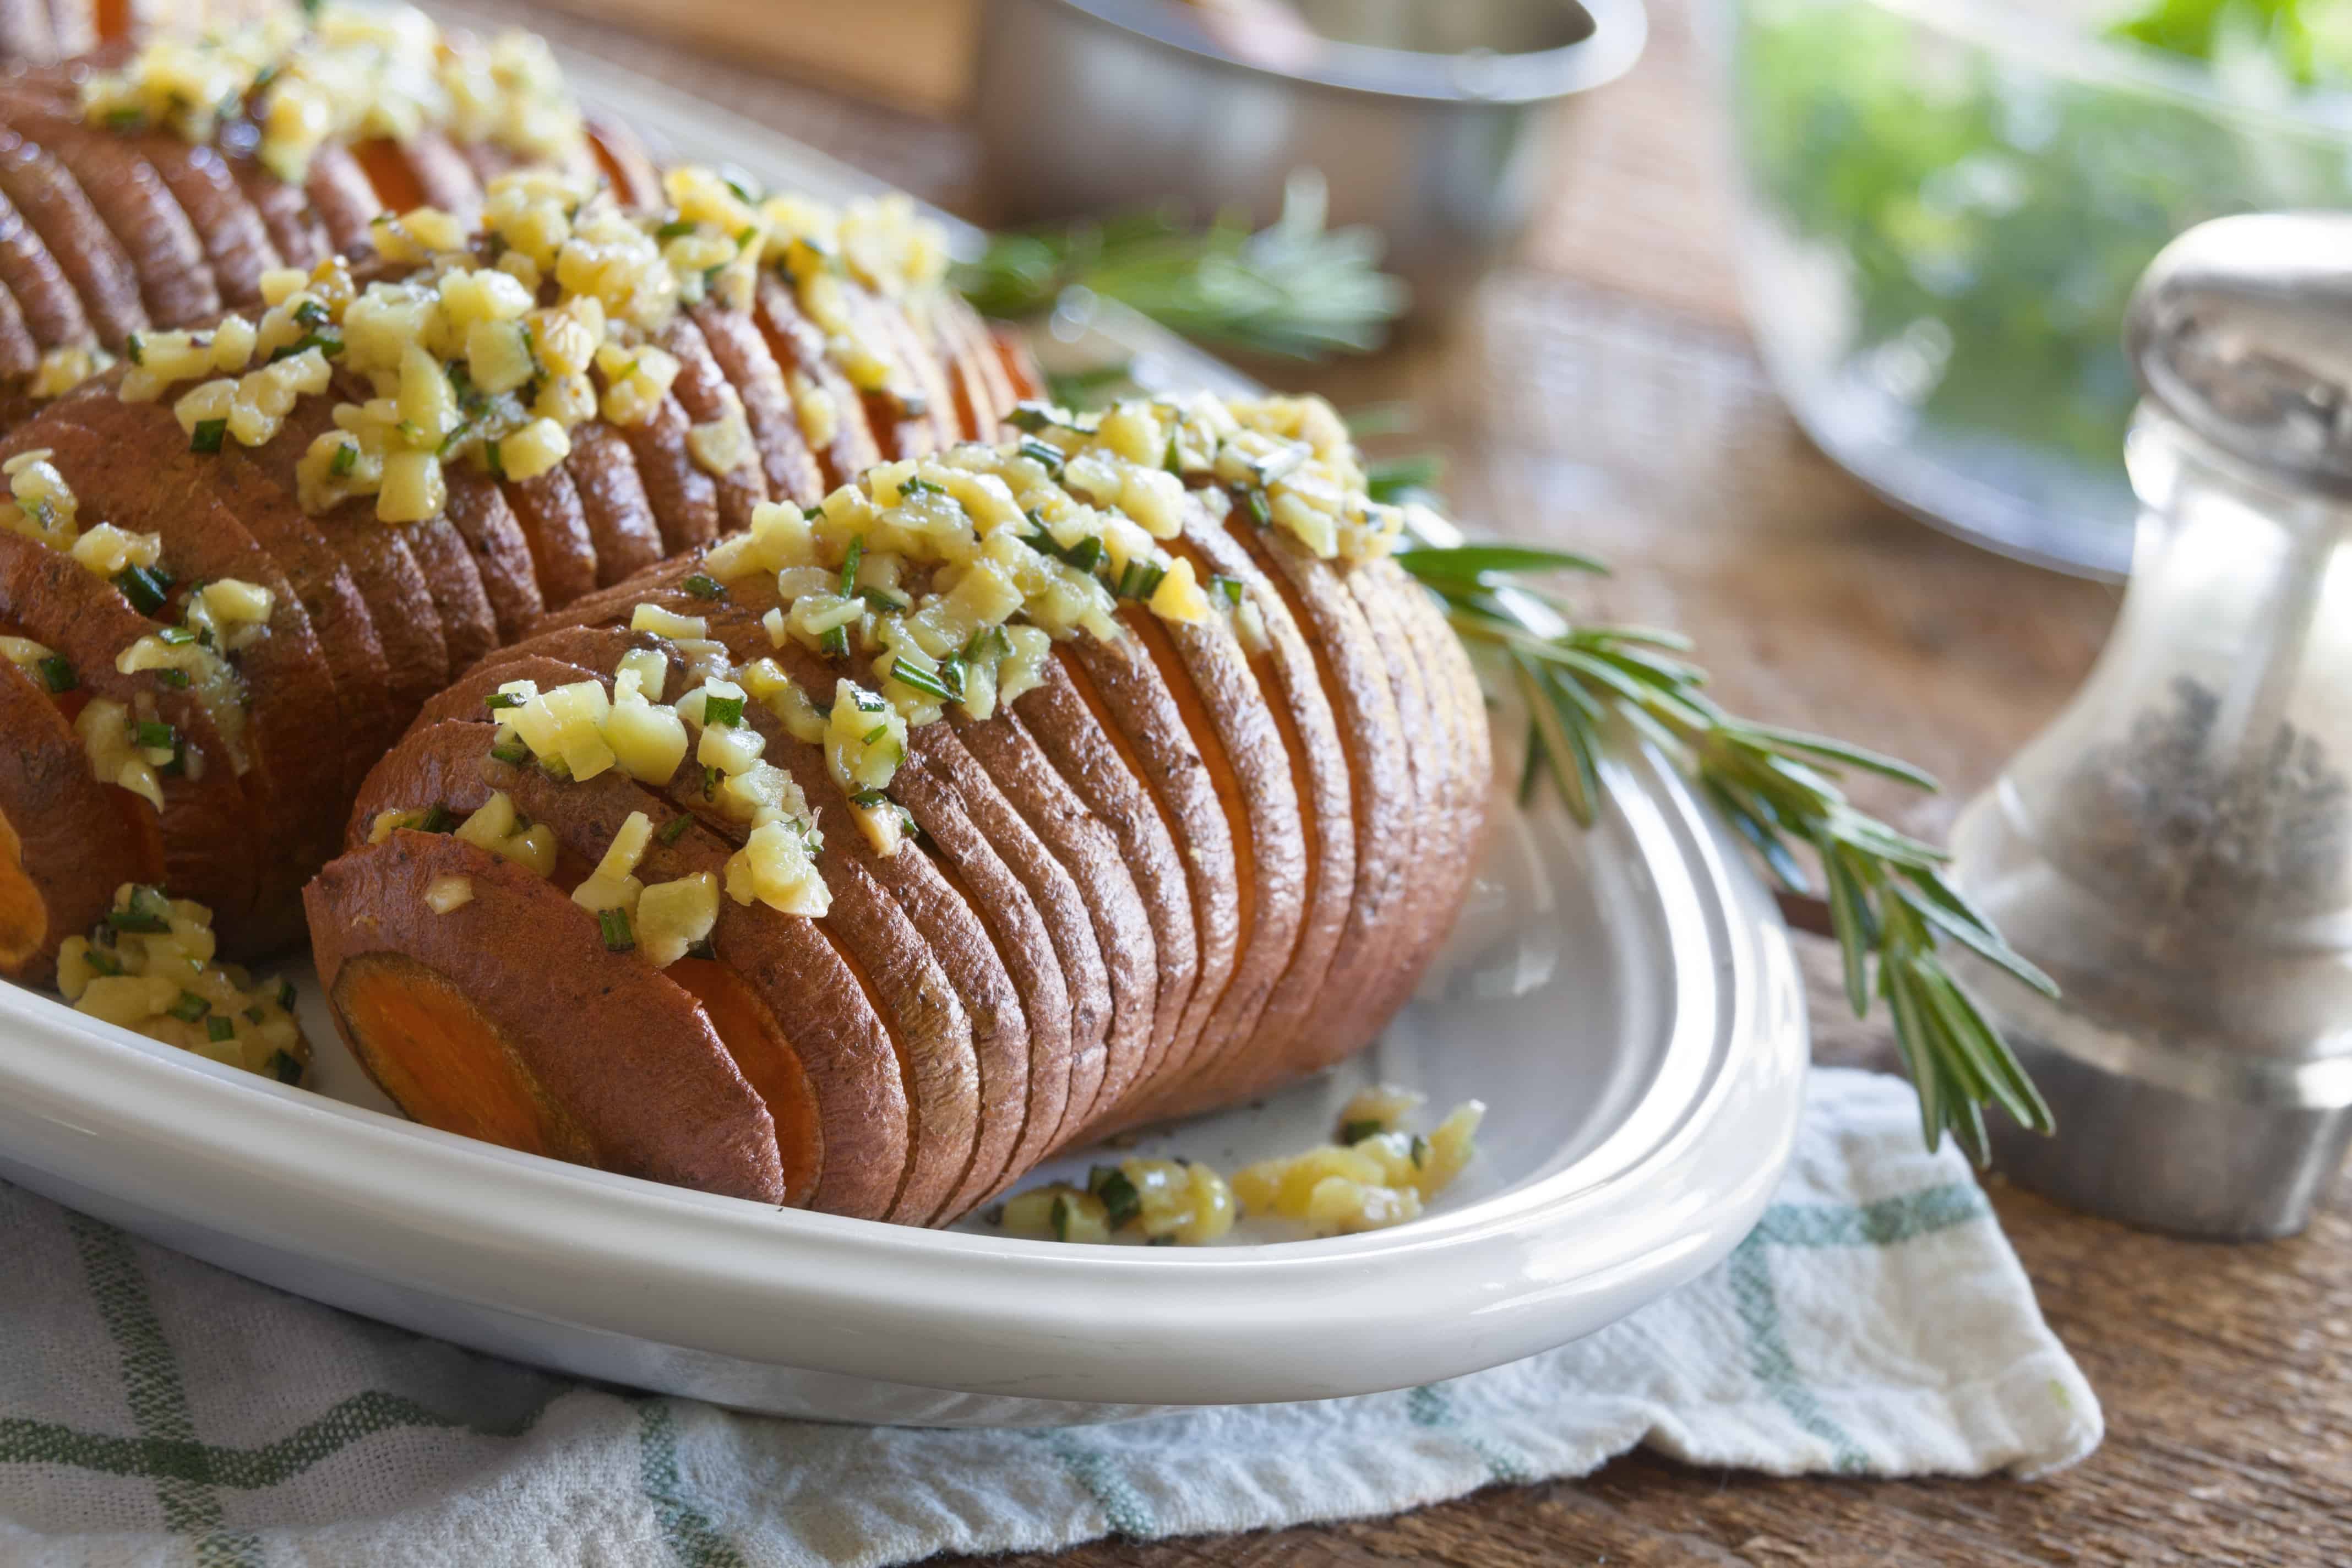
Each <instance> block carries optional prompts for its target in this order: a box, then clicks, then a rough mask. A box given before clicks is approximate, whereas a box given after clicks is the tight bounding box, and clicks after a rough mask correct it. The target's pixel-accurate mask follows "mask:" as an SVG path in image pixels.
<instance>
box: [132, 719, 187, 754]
mask: <svg viewBox="0 0 2352 1568" xmlns="http://www.w3.org/2000/svg"><path fill="white" fill-rule="evenodd" d="M178 739H179V731H176V730H174V729H173V728H172V726H170V725H169V724H165V723H163V722H162V721H158V720H154V719H142V720H139V721H137V722H135V723H133V724H132V725H131V744H132V745H134V746H140V747H144V748H146V749H148V750H151V751H157V752H163V751H169V750H170V749H171V746H172V742H174V741H176V740H178Z"/></svg>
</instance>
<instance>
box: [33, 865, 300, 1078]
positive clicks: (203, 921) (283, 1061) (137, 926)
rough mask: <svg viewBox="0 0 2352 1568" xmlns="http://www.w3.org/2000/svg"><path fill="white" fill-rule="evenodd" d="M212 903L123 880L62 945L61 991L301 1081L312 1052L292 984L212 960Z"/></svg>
mask: <svg viewBox="0 0 2352 1568" xmlns="http://www.w3.org/2000/svg"><path fill="white" fill-rule="evenodd" d="M213 952H214V940H213V931H212V911H211V910H207V909H205V907H204V906H203V905H202V904H197V903H191V902H190V901H188V900H185V899H173V898H168V897H166V896H165V895H164V893H163V889H159V888H148V887H140V886H137V885H135V884H131V883H125V884H124V885H123V886H121V887H120V888H118V889H115V893H114V908H113V910H111V911H110V913H109V914H108V915H107V917H106V918H105V919H104V920H103V921H100V922H99V924H98V925H97V927H96V928H95V929H93V930H92V931H91V932H90V934H89V936H88V937H79V936H73V937H68V938H67V939H66V940H65V942H63V943H62V944H61V945H60V946H59V947H58V990H59V991H60V992H62V993H64V994H65V998H66V1000H67V1001H68V1002H70V1003H72V1004H73V1005H74V1008H75V1010H76V1011H78V1012H81V1013H87V1014H89V1016H92V1017H95V1018H102V1019H104V1020H106V1021H107V1022H108V1023H110V1024H119V1025H121V1026H122V1027H124V1028H126V1029H132V1030H136V1031H137V1032H138V1033H140V1034H142V1035H144V1036H146V1037H148V1038H149V1039H152V1040H160V1041H162V1042H163V1043H164V1044H165V1045H169V1046H177V1047H180V1048H181V1049H183V1050H188V1051H194V1053H196V1054H197V1055H198V1056H202V1057H206V1058H211V1059H212V1060H214V1061H216V1062H224V1063H226V1064H227V1065H228V1066H230V1067H238V1068H245V1069H246V1070H247V1071H249V1072H258V1073H266V1074H268V1075H269V1076H270V1077H273V1078H275V1079H278V1081H279V1082H280V1083H298V1082H299V1081H300V1080H301V1077H302V1070H303V1068H304V1066H305V1065H306V1064H307V1063H308V1062H309V1061H310V1044H309V1042H307V1041H305V1040H304V1039H303V1038H302V1031H301V1028H300V1026H299V1025H297V1024H296V1023H295V1021H294V1016H293V1012H292V1009H293V1005H294V987H293V986H291V985H289V984H286V983H285V982H283V981H279V982H278V983H276V984H256V983H255V981H254V979H253V977H252V976H251V975H249V974H247V973H246V972H245V971H244V970H243V969H240V968H238V967H237V966H236V965H235V964H232V963H215V962H214V959H213Z"/></svg>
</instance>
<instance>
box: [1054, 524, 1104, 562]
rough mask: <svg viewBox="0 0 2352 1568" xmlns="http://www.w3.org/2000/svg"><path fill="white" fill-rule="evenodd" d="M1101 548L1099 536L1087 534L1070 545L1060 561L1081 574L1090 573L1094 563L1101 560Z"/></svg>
mask: <svg viewBox="0 0 2352 1568" xmlns="http://www.w3.org/2000/svg"><path fill="white" fill-rule="evenodd" d="M1102 548H1103V546H1102V539H1101V536H1100V535H1098V534H1092V533H1089V534H1087V536H1086V537H1085V538H1084V539H1081V540H1079V541H1078V542H1076V544H1073V545H1071V546H1070V548H1069V551H1068V552H1067V553H1066V554H1065V555H1064V556H1063V557H1062V559H1063V560H1065V561H1067V562H1068V563H1070V564H1071V565H1073V566H1075V567H1076V568H1077V569H1078V570H1079V571H1081V572H1092V571H1093V570H1094V569H1095V565H1096V563H1097V562H1099V561H1101V560H1102Z"/></svg>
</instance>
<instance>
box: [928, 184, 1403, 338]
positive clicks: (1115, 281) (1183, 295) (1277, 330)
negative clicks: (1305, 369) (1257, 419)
mask: <svg viewBox="0 0 2352 1568" xmlns="http://www.w3.org/2000/svg"><path fill="white" fill-rule="evenodd" d="M1323 220H1324V188H1323V182H1322V178H1321V176H1319V175H1317V174H1313V173H1312V172H1311V171H1306V172H1302V173H1301V174H1298V175H1294V176H1293V177H1292V180H1291V183H1290V184H1289V186H1288V188H1287V189H1286V191H1285V193H1284V197H1283V206H1282V216H1280V217H1278V218H1276V220H1275V222H1274V223H1273V224H1272V225H1271V226H1268V227H1266V228H1264V229H1261V230H1259V231H1258V232H1256V233H1255V234H1253V233H1251V232H1250V229H1249V226H1248V225H1247V224H1246V223H1244V222H1241V221H1239V220H1237V219H1234V218H1233V217H1230V216H1220V217H1218V218H1217V219H1216V220H1215V221H1214V222H1213V223H1212V224H1210V225H1209V226H1207V227H1206V228H1195V227H1192V226H1190V225H1188V224H1186V223H1185V222H1183V221H1182V220H1181V216H1180V215H1178V214H1177V213H1175V212H1174V211H1172V210H1171V209H1169V208H1165V207H1161V208H1156V209H1153V210H1150V211H1147V212H1139V213H1132V214H1128V215H1125V216H1118V217H1111V218H1104V219H1101V220H1094V219H1085V220H1081V221H1078V222H1076V223H1071V224H1067V225H1062V226H1053V227H1045V228H1034V229H1024V230H1020V231H1018V232H1014V233H1010V234H1000V235H997V236H995V237H992V239H991V240H990V241H989V245H988V249H987V251H986V252H985V253H984V254H983V255H982V257H981V258H980V259H979V260H978V261H976V262H971V263H969V264H967V265H964V266H961V267H959V268H957V269H956V275H955V282H956V287H957V288H958V289H961V290H962V292H963V293H964V295H965V296H966V297H967V298H969V299H970V300H971V302H972V303H973V304H974V305H975V306H977V307H978V308H979V309H980V310H981V311H982V313H983V314H986V315H991V316H1002V317H1006V318H1012V317H1019V316H1027V315H1032V314H1034V313H1036V312H1037V311H1040V310H1050V309H1052V308H1053V306H1054V303H1055V300H1059V299H1060V298H1061V297H1062V294H1063V291H1064V290H1065V289H1072V288H1086V289H1092V290H1093V291H1094V292H1096V293H1097V294H1100V295H1103V296H1105V297H1106V298H1108V299H1112V300H1119V301H1120V302H1122V303H1124V304H1126V305H1129V306H1131V307H1132V308H1134V309H1135V310H1139V311H1141V312H1142V313H1143V314H1144V315H1147V316H1149V317H1150V318H1151V319H1152V320H1153V321H1158V322H1159V323H1160V324H1161V325H1162V326H1165V327H1168V328H1170V329H1171V330H1173V331H1178V332H1181V333H1182V334H1184V335H1185V336H1186V337H1190V338H1197V339H1200V340H1202V341H1203V342H1215V343H1224V344H1229V345H1231V346H1234V347H1237V348H1243V349H1249V350H1253V351H1255V352H1256V353H1267V354H1281V355H1284V356H1286V357H1289V358H1294V359H1321V358H1323V357H1325V356H1326V355H1328V354H1333V353H1366V352H1368V351H1370V350H1372V349H1376V348H1378V347H1380V345H1381V342H1383V341H1384V340H1385V339H1386V338H1387V336H1388V325H1389V323H1390V322H1391V321H1394V320H1395V319H1396V318H1397V317H1398V316H1399V315H1400V314H1402V312H1403V310H1404V307H1405V299H1406V294H1405V287H1404V285H1403V284H1402V283H1401V282H1399V281H1398V280H1397V279H1393V278H1391V277H1389V276H1388V275H1386V274H1385V273H1383V272H1381V270H1380V251H1381V245H1380V240H1379V238H1378V237H1377V236H1375V235H1374V234H1373V233H1372V232H1371V231H1370V230H1369V229H1363V228H1340V229H1327V228H1326V227H1325V226H1324V222H1323Z"/></svg>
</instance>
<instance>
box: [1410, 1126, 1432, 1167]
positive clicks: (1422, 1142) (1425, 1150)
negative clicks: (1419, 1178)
mask: <svg viewBox="0 0 2352 1568" xmlns="http://www.w3.org/2000/svg"><path fill="white" fill-rule="evenodd" d="M1428 1163H1429V1140H1428V1139H1426V1138H1423V1136H1422V1135H1421V1134H1420V1133H1418V1132H1416V1133H1414V1134H1413V1135H1412V1168H1413V1169H1414V1170H1416V1171H1418V1170H1420V1169H1421V1168H1422V1167H1423V1166H1424V1165H1426V1164H1428Z"/></svg>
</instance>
